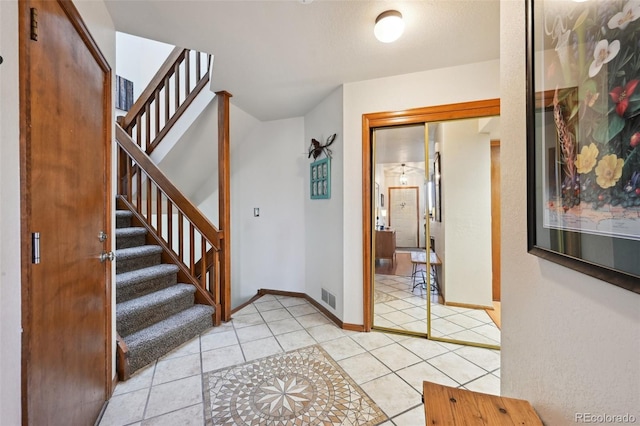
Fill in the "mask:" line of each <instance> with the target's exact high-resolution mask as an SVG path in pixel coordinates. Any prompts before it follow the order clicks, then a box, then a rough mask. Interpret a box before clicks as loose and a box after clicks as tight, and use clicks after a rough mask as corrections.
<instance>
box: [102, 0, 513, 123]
mask: <svg viewBox="0 0 640 426" xmlns="http://www.w3.org/2000/svg"><path fill="white" fill-rule="evenodd" d="M106 5H107V9H108V10H109V12H110V13H111V16H112V18H113V21H114V24H115V27H116V30H117V31H121V32H125V33H129V34H133V35H137V36H141V37H145V38H149V39H153V40H158V41H162V42H165V43H170V44H174V45H178V46H181V47H187V48H191V49H197V50H201V51H204V52H208V53H211V54H213V55H214V57H215V60H214V72H213V83H212V86H213V89H214V90H227V91H229V92H230V93H232V94H233V98H232V102H233V103H234V104H235V105H237V106H238V107H240V108H241V109H243V110H244V111H246V112H248V113H250V114H251V115H253V116H255V117H256V118H258V119H260V120H263V121H264V120H273V119H281V118H289V117H297V116H301V115H304V114H305V113H306V112H308V111H309V110H310V109H312V108H313V107H314V106H315V105H317V104H318V103H319V102H320V101H321V100H322V99H323V98H324V97H326V96H327V95H328V94H329V93H331V92H332V91H333V90H335V89H336V88H337V87H339V86H340V85H341V84H343V83H349V82H355V81H362V80H368V79H373V78H379V77H386V76H391V75H399V74H406V73H412V72H417V71H424V70H429V69H436V68H443V67H449V66H455V65H460V64H465V63H473V62H480V61H486V60H492V59H497V58H498V57H499V15H500V5H499V1H498V0H420V1H394V0H389V1H359V0H348V1H335V0H315V1H312V2H309V1H308V0H306V2H305V3H303V2H301V1H299V0H279V1H243V0H234V1H216V0H209V1H191V0H182V1H167V0H135V1H132V0H106ZM388 9H396V10H399V11H400V12H401V13H402V14H403V16H404V18H405V22H406V28H405V32H404V34H403V35H402V37H401V38H400V39H399V40H398V41H396V42H395V43H391V44H384V43H380V42H379V41H377V40H376V39H375V37H374V36H373V24H374V21H375V18H376V16H378V14H380V13H381V12H383V11H385V10H388Z"/></svg>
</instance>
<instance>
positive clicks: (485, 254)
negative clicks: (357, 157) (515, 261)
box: [429, 117, 500, 347]
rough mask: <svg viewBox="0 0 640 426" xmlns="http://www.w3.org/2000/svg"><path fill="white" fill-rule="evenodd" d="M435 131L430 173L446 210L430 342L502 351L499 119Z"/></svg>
mask: <svg viewBox="0 0 640 426" xmlns="http://www.w3.org/2000/svg"><path fill="white" fill-rule="evenodd" d="M429 127H430V128H431V130H432V132H431V134H430V141H429V144H430V147H432V149H433V151H434V155H433V157H434V161H431V162H430V164H429V173H430V174H432V175H433V176H434V180H435V187H436V192H437V193H438V195H439V197H438V198H439V202H440V203H441V205H440V206H438V208H439V211H440V215H439V219H440V220H435V218H434V219H433V220H431V221H430V241H431V251H432V253H433V255H432V260H433V263H432V264H431V265H430V267H429V269H430V270H431V271H430V272H431V274H430V278H429V279H430V280H431V281H430V282H431V287H432V288H433V290H434V291H432V292H431V296H430V321H429V325H430V337H432V338H439V339H447V340H452V341H462V342H468V343H472V344H475V345H483V346H484V345H488V346H492V347H499V345H500V329H499V327H498V324H497V322H498V323H499V320H498V319H497V317H496V315H495V314H497V312H498V311H497V310H496V309H495V308H494V301H493V300H494V294H495V289H494V283H493V275H494V270H493V267H494V266H493V262H492V260H493V259H492V257H493V256H494V254H493V251H492V248H493V244H494V238H498V239H497V241H496V244H499V237H496V236H495V234H493V235H492V185H498V186H499V182H497V183H496V182H495V181H494V182H493V183H492V149H493V147H492V145H494V146H495V145H497V141H499V138H500V136H499V117H486V118H471V119H460V120H451V121H445V122H440V123H429ZM492 141H493V144H492ZM498 147H499V145H498ZM498 166H499V164H498ZM493 167H496V164H493ZM493 195H494V197H495V196H496V195H495V194H493ZM494 203H495V201H494ZM497 204H498V206H499V200H498V203H497ZM494 214H496V212H494ZM496 220H497V222H499V212H497V218H496ZM496 260H497V261H498V262H499V256H498V258H497V259H496ZM495 273H496V274H497V276H496V279H497V280H499V270H498V271H497V272H495ZM496 306H499V303H497V304H496ZM494 317H496V320H495V321H494V319H493V318H494ZM498 317H499V315H498Z"/></svg>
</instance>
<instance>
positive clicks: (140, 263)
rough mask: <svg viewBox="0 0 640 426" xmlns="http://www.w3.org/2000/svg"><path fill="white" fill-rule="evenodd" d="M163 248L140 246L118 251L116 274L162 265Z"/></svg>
mask: <svg viewBox="0 0 640 426" xmlns="http://www.w3.org/2000/svg"><path fill="white" fill-rule="evenodd" d="M161 254H162V247H160V246H151V245H147V246H138V247H129V248H124V249H116V274H120V273H122V272H128V271H133V270H135V269H140V268H147V267H149V266H153V265H158V264H160V261H161V257H160V255H161Z"/></svg>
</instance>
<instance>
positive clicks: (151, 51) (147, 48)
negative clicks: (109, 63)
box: [116, 32, 175, 100]
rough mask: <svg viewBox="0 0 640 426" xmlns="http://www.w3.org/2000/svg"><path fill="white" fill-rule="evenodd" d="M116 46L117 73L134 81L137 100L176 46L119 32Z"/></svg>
mask: <svg viewBox="0 0 640 426" xmlns="http://www.w3.org/2000/svg"><path fill="white" fill-rule="evenodd" d="M116 47H117V52H116V62H117V65H116V74H118V75H119V76H120V77H124V78H126V79H127V80H130V81H132V82H133V99H134V100H135V99H138V97H139V96H140V94H141V93H142V91H143V90H144V89H145V88H146V87H147V85H148V84H149V82H150V81H151V79H152V78H153V76H154V75H155V73H156V72H157V71H158V69H160V65H162V63H163V62H164V60H165V59H167V56H169V53H171V51H172V50H173V48H174V47H175V46H172V45H170V44H166V43H162V42H159V41H155V40H149V39H146V38H142V37H137V36H134V35H131V34H126V33H121V32H117V33H116Z"/></svg>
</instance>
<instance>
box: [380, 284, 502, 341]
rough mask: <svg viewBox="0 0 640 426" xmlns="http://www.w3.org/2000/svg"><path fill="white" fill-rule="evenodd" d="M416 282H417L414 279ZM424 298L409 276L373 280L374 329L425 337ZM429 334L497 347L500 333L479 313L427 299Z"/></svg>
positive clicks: (489, 319)
mask: <svg viewBox="0 0 640 426" xmlns="http://www.w3.org/2000/svg"><path fill="white" fill-rule="evenodd" d="M418 280H420V279H418ZM426 298H427V294H426V291H425V290H423V289H422V288H421V285H418V286H417V287H415V288H414V285H413V280H412V278H411V276H409V277H404V276H398V275H382V274H376V276H375V292H374V304H375V305H374V309H373V312H374V319H373V323H374V324H375V325H376V326H378V327H384V328H390V329H396V330H408V331H415V332H418V333H426V332H427V325H426V318H427V299H426ZM431 331H432V334H433V335H435V336H438V337H442V338H449V339H455V340H460V341H469V342H477V343H483V344H487V345H496V346H499V345H500V329H499V328H498V327H497V326H496V325H495V323H494V322H493V320H491V317H489V315H488V314H487V313H486V312H485V311H484V310H482V309H467V308H461V307H456V306H445V305H442V304H440V303H439V301H438V297H436V296H433V297H432V298H431Z"/></svg>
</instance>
